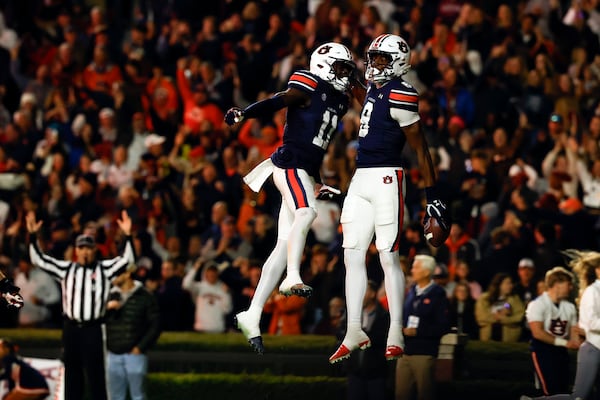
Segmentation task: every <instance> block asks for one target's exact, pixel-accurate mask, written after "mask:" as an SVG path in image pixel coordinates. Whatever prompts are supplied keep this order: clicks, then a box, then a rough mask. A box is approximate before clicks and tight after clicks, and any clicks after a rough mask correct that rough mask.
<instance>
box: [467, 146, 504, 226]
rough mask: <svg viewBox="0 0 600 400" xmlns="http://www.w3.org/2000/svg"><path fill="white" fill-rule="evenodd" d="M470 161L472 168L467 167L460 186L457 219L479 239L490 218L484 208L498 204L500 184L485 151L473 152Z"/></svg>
mask: <svg viewBox="0 0 600 400" xmlns="http://www.w3.org/2000/svg"><path fill="white" fill-rule="evenodd" d="M468 161H470V168H469V166H468V165H467V173H466V174H465V175H464V176H463V178H462V182H461V185H460V193H461V200H460V201H459V209H458V215H457V218H460V219H462V220H464V221H465V230H466V231H467V232H468V233H469V234H470V235H471V236H472V237H477V236H479V234H480V233H481V231H482V230H483V226H484V224H485V222H486V220H487V218H488V217H487V216H486V213H485V212H484V210H485V208H486V207H484V206H485V205H492V204H495V203H496V201H497V199H498V195H499V193H500V184H499V182H498V179H497V178H496V175H495V174H494V173H493V171H492V169H491V168H490V160H489V158H488V154H487V152H486V151H485V150H481V149H478V150H473V151H472V152H471V156H470V159H469V160H468ZM488 207H489V206H488Z"/></svg>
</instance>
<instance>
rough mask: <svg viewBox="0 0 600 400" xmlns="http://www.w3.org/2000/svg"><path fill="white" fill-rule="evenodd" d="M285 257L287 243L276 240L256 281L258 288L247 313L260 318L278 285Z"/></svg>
mask: <svg viewBox="0 0 600 400" xmlns="http://www.w3.org/2000/svg"><path fill="white" fill-rule="evenodd" d="M286 257H287V242H286V241H285V240H277V244H276V245H275V248H274V249H273V251H272V252H271V254H270V255H269V258H267V261H265V264H264V265H263V267H262V272H261V273H260V279H259V280H258V286H257V287H256V291H255V292H254V297H252V301H251V302H250V307H249V308H248V312H249V313H251V314H254V315H258V316H260V315H261V314H262V309H263V307H264V305H265V303H266V302H267V299H268V298H269V296H270V295H271V293H272V292H273V289H275V286H277V283H279V280H280V279H281V275H282V274H283V271H284V269H285V264H286Z"/></svg>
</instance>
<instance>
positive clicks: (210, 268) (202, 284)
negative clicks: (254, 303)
mask: <svg viewBox="0 0 600 400" xmlns="http://www.w3.org/2000/svg"><path fill="white" fill-rule="evenodd" d="M200 267H202V279H201V280H200V281H196V279H195V278H196V276H197V274H198V270H199V269H200ZM182 286H183V288H184V289H185V290H187V291H188V292H190V294H191V295H192V300H193V301H194V303H195V305H196V316H195V320H194V330H195V331H197V332H207V333H223V332H225V316H226V315H227V314H229V313H230V312H231V310H232V301H231V294H230V293H229V288H228V287H227V286H226V285H225V284H224V283H223V282H221V281H220V280H219V269H218V266H217V265H216V263H215V262H214V261H209V262H207V263H204V264H202V263H196V265H195V268H193V269H190V270H189V272H188V273H187V274H186V276H185V278H184V279H183V285H182Z"/></svg>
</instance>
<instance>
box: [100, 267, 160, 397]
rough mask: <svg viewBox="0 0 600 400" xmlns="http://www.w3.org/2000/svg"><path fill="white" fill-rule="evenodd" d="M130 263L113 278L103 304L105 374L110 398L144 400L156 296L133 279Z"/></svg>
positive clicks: (156, 332)
mask: <svg viewBox="0 0 600 400" xmlns="http://www.w3.org/2000/svg"><path fill="white" fill-rule="evenodd" d="M136 268H137V267H136V265H135V264H131V265H130V266H129V267H127V270H126V271H125V272H123V273H122V274H121V275H119V276H117V277H116V278H115V279H113V281H112V284H113V288H112V289H111V293H110V296H109V301H108V303H107V304H106V309H107V315H106V320H107V321H106V339H107V349H108V358H107V373H108V388H109V393H110V398H111V400H124V399H125V398H126V397H127V392H129V395H130V397H131V399H132V400H144V399H145V398H146V395H145V391H144V379H145V376H146V373H147V371H148V358H147V355H146V352H147V351H148V350H149V349H150V348H151V347H152V346H153V345H154V344H155V343H156V341H157V340H158V337H159V336H160V330H159V328H160V315H159V311H158V303H157V301H156V298H155V297H154V296H153V295H152V294H151V293H150V292H149V291H147V290H146V289H145V288H144V286H143V285H142V284H141V283H140V282H138V281H135V280H133V278H132V274H133V273H135V270H136Z"/></svg>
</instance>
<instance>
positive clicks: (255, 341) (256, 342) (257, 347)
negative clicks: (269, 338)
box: [248, 336, 265, 356]
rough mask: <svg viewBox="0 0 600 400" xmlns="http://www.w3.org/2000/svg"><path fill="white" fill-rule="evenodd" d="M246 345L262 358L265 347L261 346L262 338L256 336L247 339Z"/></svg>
mask: <svg viewBox="0 0 600 400" xmlns="http://www.w3.org/2000/svg"><path fill="white" fill-rule="evenodd" d="M248 343H250V346H252V348H253V349H254V351H256V352H257V353H258V355H259V356H262V355H263V354H264V353H265V346H263V340H262V336H256V337H253V338H250V339H248Z"/></svg>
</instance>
